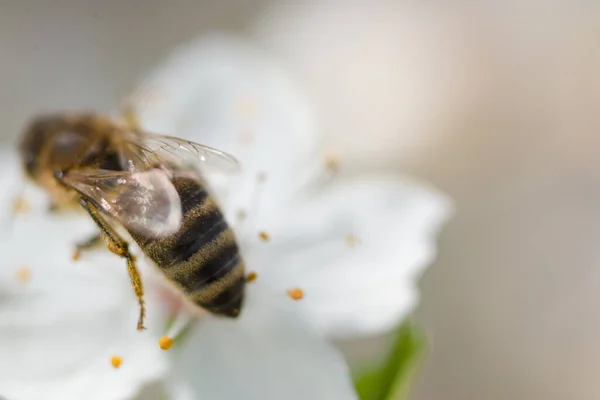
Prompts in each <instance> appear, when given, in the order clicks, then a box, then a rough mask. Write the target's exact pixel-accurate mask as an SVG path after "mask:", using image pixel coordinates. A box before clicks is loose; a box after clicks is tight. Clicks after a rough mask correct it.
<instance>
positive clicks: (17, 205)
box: [12, 196, 29, 214]
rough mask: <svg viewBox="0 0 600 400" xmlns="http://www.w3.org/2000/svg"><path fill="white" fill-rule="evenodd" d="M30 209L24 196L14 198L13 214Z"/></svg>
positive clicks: (23, 212) (22, 212)
mask: <svg viewBox="0 0 600 400" xmlns="http://www.w3.org/2000/svg"><path fill="white" fill-rule="evenodd" d="M28 211H29V203H27V201H25V199H24V198H22V197H20V196H18V197H15V198H14V199H13V202H12V212H13V214H25V213H27V212H28Z"/></svg>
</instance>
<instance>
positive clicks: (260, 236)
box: [258, 232, 270, 242]
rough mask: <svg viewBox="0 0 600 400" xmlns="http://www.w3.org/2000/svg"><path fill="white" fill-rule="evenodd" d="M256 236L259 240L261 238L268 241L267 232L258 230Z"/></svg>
mask: <svg viewBox="0 0 600 400" xmlns="http://www.w3.org/2000/svg"><path fill="white" fill-rule="evenodd" d="M258 238H259V239H260V240H262V241H263V242H268V241H269V239H270V238H269V235H267V232H259V234H258Z"/></svg>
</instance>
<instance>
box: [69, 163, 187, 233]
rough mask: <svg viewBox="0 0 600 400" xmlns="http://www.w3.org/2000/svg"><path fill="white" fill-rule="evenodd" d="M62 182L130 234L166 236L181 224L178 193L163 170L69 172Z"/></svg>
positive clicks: (176, 229)
mask: <svg viewBox="0 0 600 400" xmlns="http://www.w3.org/2000/svg"><path fill="white" fill-rule="evenodd" d="M61 181H62V182H63V183H65V184H67V185H68V186H70V187H72V188H73V189H75V190H76V191H77V192H79V193H80V194H81V195H82V196H83V197H84V198H87V199H89V200H90V201H91V202H92V203H94V204H95V205H96V206H97V207H99V208H100V210H101V211H103V212H105V213H106V214H108V215H109V216H111V217H113V218H115V219H116V220H117V221H119V222H120V223H121V224H123V226H124V227H125V228H127V229H128V230H131V231H132V232H136V233H138V234H141V235H144V236H149V237H161V236H169V235H172V234H173V233H175V232H177V231H178V230H179V227H180V225H181V219H182V213H181V200H180V198H179V194H178V193H177V190H176V189H175V187H174V186H173V183H172V182H171V180H170V179H169V176H168V175H167V173H166V172H165V171H164V170H162V169H159V168H155V169H150V170H148V171H141V172H130V171H124V172H122V171H105V170H94V171H72V172H69V173H67V174H66V175H64V176H63V177H62V178H61Z"/></svg>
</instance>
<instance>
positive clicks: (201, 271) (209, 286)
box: [130, 177, 246, 317]
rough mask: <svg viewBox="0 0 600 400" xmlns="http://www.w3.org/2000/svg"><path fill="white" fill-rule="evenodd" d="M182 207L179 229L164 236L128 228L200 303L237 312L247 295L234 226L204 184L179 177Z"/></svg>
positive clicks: (226, 312)
mask: <svg viewBox="0 0 600 400" xmlns="http://www.w3.org/2000/svg"><path fill="white" fill-rule="evenodd" d="M173 184H174V186H175V188H176V189H177V192H178V193H179V197H180V199H181V206H182V214H183V218H182V225H181V228H180V229H179V231H178V232H177V233H176V234H174V235H172V236H168V237H164V238H148V237H143V236H140V235H139V234H135V233H134V232H130V234H131V236H132V237H133V239H134V240H135V241H136V242H137V243H138V245H139V246H140V248H141V249H142V251H143V252H144V253H145V254H146V255H147V256H148V257H150V258H151V259H152V260H153V261H154V262H155V263H156V264H157V266H158V267H159V268H160V269H161V271H162V272H163V273H164V274H165V276H166V277H167V278H168V279H169V280H170V281H172V282H174V283H175V284H177V285H178V286H179V287H180V288H181V290H182V291H183V293H185V295H186V296H187V297H188V298H189V299H190V300H192V301H193V302H194V303H196V304H198V305H199V306H201V307H202V308H204V309H206V310H208V311H210V312H213V313H215V314H220V315H225V316H229V317H237V316H238V315H239V313H240V309H241V306H242V302H243V297H244V288H245V282H246V280H245V274H244V263H243V260H242V258H241V256H240V253H239V249H238V246H237V243H236V240H235V236H234V234H233V231H232V230H231V229H230V228H229V226H228V225H227V222H226V221H225V219H224V217H223V214H222V213H221V211H220V210H219V208H218V206H217V204H216V203H215V201H214V199H213V198H212V197H211V196H210V195H209V193H208V192H207V191H206V189H205V188H204V187H203V185H202V184H201V183H200V182H198V181H196V180H194V179H190V178H184V177H176V178H174V179H173Z"/></svg>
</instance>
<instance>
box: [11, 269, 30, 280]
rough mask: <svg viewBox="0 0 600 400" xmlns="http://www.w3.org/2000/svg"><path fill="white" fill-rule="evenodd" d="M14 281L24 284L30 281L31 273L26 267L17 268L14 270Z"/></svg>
mask: <svg viewBox="0 0 600 400" xmlns="http://www.w3.org/2000/svg"><path fill="white" fill-rule="evenodd" d="M15 279H16V280H17V281H19V282H20V283H26V282H28V281H29V279H31V271H30V270H29V268H27V267H18V268H17V269H16V270H15Z"/></svg>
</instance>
